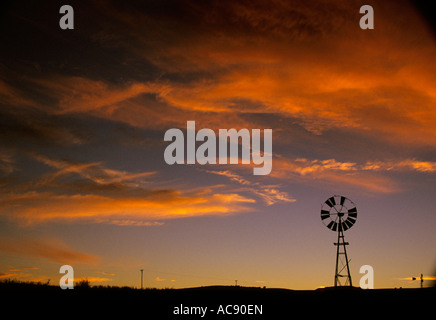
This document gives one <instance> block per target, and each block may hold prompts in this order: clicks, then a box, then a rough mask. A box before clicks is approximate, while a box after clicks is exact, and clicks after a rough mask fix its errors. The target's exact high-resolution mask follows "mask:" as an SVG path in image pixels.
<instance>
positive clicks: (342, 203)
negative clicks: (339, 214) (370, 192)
mask: <svg viewBox="0 0 436 320" xmlns="http://www.w3.org/2000/svg"><path fill="white" fill-rule="evenodd" d="M345 199H347V198H345V197H344V196H341V206H343V205H344V202H345Z"/></svg>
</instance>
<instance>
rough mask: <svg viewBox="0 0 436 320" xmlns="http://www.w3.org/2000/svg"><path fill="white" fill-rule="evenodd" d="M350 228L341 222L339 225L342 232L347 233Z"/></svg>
mask: <svg viewBox="0 0 436 320" xmlns="http://www.w3.org/2000/svg"><path fill="white" fill-rule="evenodd" d="M349 228H350V227H349V226H348V225H347V224H346V223H345V222H344V221H343V222H342V223H341V229H342V231H347V230H348V229H349Z"/></svg>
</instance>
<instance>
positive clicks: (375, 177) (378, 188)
mask: <svg viewBox="0 0 436 320" xmlns="http://www.w3.org/2000/svg"><path fill="white" fill-rule="evenodd" d="M271 176H272V177H276V178H280V179H293V180H295V181H300V182H307V183H313V181H314V180H316V181H317V183H322V184H324V185H332V184H333V185H334V184H341V185H346V186H349V187H354V188H357V189H361V190H364V191H368V192H371V193H395V192H399V191H401V188H400V186H399V185H398V183H397V182H395V181H394V180H393V179H391V178H389V177H386V176H383V175H380V174H375V173H373V172H369V171H365V170H362V168H361V167H360V166H358V165H356V164H355V163H350V162H339V161H336V160H334V159H329V160H308V159H303V158H299V159H295V160H288V159H284V158H282V157H278V159H275V160H274V169H273V171H272V172H271Z"/></svg>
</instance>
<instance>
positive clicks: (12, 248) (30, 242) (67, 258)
mask: <svg viewBox="0 0 436 320" xmlns="http://www.w3.org/2000/svg"><path fill="white" fill-rule="evenodd" d="M0 251H1V252H5V253H8V254H15V255H20V256H26V257H33V258H42V259H46V260H50V261H54V262H56V263H61V264H95V263H96V262H97V261H98V260H99V258H98V257H97V256H95V255H92V254H86V253H82V252H79V251H76V250H74V249H72V248H70V247H69V246H68V245H66V244H65V243H63V241H61V240H60V239H45V240H41V239H33V238H32V239H31V238H24V237H22V238H6V237H2V238H1V241H0Z"/></svg>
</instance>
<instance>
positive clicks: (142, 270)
mask: <svg viewBox="0 0 436 320" xmlns="http://www.w3.org/2000/svg"><path fill="white" fill-rule="evenodd" d="M143 272H144V269H141V289H142V273H143Z"/></svg>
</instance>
